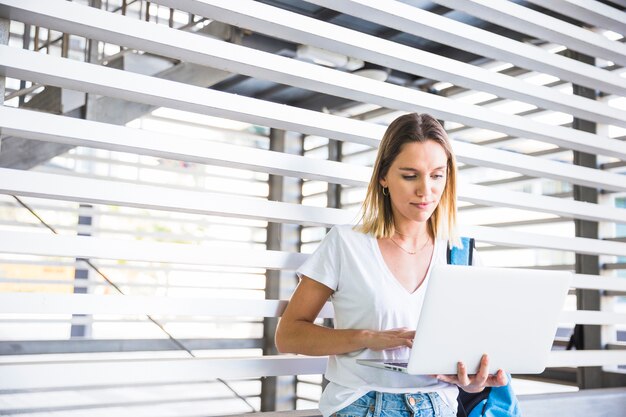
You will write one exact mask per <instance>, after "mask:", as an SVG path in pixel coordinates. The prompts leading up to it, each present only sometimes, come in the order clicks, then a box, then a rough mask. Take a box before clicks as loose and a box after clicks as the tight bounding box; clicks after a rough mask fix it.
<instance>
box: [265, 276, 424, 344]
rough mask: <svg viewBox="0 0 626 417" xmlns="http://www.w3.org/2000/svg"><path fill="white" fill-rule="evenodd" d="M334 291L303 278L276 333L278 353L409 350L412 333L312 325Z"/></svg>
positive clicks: (401, 330) (413, 333) (406, 330)
mask: <svg viewBox="0 0 626 417" xmlns="http://www.w3.org/2000/svg"><path fill="white" fill-rule="evenodd" d="M332 293H333V290H331V289H330V288H328V287H327V286H325V285H323V284H320V283H319V282H317V281H315V280H312V279H310V278H308V277H306V276H304V277H302V280H301V281H300V284H299V285H298V287H297V288H296V290H295V292H294V293H293V296H292V297H291V300H290V301H289V304H288V305H287V308H286V309H285V312H284V313H283V315H282V318H281V319H280V321H279V323H278V328H277V329H276V347H277V348H278V351H279V352H281V353H300V354H304V355H311V356H321V355H338V354H342V353H348V352H354V351H356V350H361V349H365V348H368V349H373V350H384V349H393V348H397V347H401V346H408V347H411V345H412V344H413V337H414V336H415V331H411V330H409V329H392V330H386V331H375V330H360V329H330V328H328V327H324V326H319V325H317V324H314V323H313V321H314V320H315V319H316V318H317V315H318V314H319V312H320V310H321V309H322V307H323V306H324V303H326V301H328V298H329V297H330V296H331V295H332Z"/></svg>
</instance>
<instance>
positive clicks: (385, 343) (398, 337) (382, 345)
mask: <svg viewBox="0 0 626 417" xmlns="http://www.w3.org/2000/svg"><path fill="white" fill-rule="evenodd" d="M414 338H415V330H411V329H407V328H406V327H402V328H398V329H391V330H382V331H375V330H366V331H364V332H363V345H364V346H365V347H366V348H368V349H371V350H385V349H397V348H401V347H409V348H411V347H413V339H414Z"/></svg>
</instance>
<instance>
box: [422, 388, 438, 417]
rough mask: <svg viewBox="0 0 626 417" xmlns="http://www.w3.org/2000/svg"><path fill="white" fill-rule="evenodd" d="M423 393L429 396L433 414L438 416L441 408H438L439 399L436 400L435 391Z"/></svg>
mask: <svg viewBox="0 0 626 417" xmlns="http://www.w3.org/2000/svg"><path fill="white" fill-rule="evenodd" d="M425 394H426V395H428V398H430V402H431V404H432V406H433V411H434V412H435V416H440V415H441V410H440V409H439V401H437V397H438V394H437V393H436V392H427V393H425Z"/></svg>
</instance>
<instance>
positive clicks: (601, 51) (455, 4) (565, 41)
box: [434, 0, 626, 66]
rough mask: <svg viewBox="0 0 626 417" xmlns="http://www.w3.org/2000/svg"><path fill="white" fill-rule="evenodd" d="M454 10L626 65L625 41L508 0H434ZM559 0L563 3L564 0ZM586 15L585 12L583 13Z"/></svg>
mask: <svg viewBox="0 0 626 417" xmlns="http://www.w3.org/2000/svg"><path fill="white" fill-rule="evenodd" d="M434 1H435V2H436V3H439V4H442V5H444V6H446V7H449V8H451V9H454V10H461V11H463V12H466V13H469V14H470V15H472V16H476V17H479V18H481V19H483V20H486V21H488V22H492V23H496V24H498V25H500V26H503V27H506V28H509V29H514V30H516V31H518V32H521V33H526V34H529V35H531V36H534V37H536V38H539V39H545V40H547V41H550V42H554V43H556V44H559V45H564V46H566V47H568V48H569V49H572V50H575V51H578V52H581V53H584V54H587V55H591V56H594V57H598V58H604V59H606V60H609V61H612V62H615V63H616V64H618V65H621V66H626V44H624V43H621V42H616V41H611V40H609V39H608V38H606V37H604V36H602V35H600V34H598V33H594V32H592V31H590V30H587V29H583V28H581V27H579V26H575V25H573V24H570V23H567V22H564V21H563V20H560V19H557V18H554V17H552V16H548V15H546V14H544V13H541V12H538V11H536V10H532V9H530V8H528V7H524V6H521V5H519V4H516V3H514V2H511V1H491V0H470V1H455V0H434ZM560 3H561V4H563V3H566V2H564V1H561V2H560ZM586 16H588V14H587V15H586Z"/></svg>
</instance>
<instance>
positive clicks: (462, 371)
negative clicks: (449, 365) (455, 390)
mask: <svg viewBox="0 0 626 417" xmlns="http://www.w3.org/2000/svg"><path fill="white" fill-rule="evenodd" d="M456 369H457V371H456V376H457V378H458V380H459V385H460V386H462V387H466V386H468V385H469V384H470V383H471V381H470V378H469V376H468V375H467V369H466V368H465V364H464V363H463V362H459V363H458V364H457V366H456Z"/></svg>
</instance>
